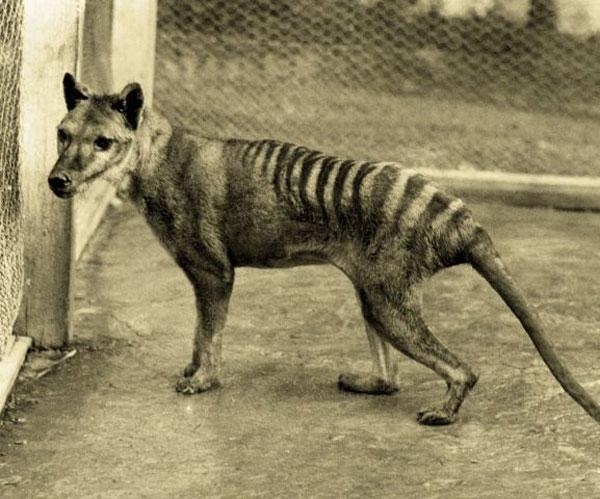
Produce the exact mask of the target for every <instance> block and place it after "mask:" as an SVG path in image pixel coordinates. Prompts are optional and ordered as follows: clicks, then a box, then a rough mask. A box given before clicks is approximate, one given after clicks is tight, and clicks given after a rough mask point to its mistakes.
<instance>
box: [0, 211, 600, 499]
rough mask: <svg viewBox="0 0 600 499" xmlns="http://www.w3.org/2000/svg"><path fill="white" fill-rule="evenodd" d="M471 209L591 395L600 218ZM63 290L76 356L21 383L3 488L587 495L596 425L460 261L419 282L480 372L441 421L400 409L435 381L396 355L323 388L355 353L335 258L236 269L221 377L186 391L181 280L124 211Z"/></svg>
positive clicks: (597, 350)
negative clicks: (384, 381)
mask: <svg viewBox="0 0 600 499" xmlns="http://www.w3.org/2000/svg"><path fill="white" fill-rule="evenodd" d="M474 208H475V212H476V213H477V214H478V215H479V218H480V220H481V221H482V222H483V223H484V224H485V225H487V226H488V227H489V228H490V232H491V233H492V235H493V237H494V239H495V240H496V242H497V245H498V247H499V250H500V252H501V253H502V254H503V255H504V257H505V260H506V262H507V263H508V265H509V267H510V268H511V269H512V271H513V273H514V275H515V276H516V278H517V280H518V281H519V282H520V283H521V285H522V287H523V288H524V290H525V292H526V294H527V296H528V297H529V299H530V301H531V303H532V305H533V306H534V307H535V308H536V309H537V310H538V311H539V312H540V314H541V315H542V317H543V319H544V322H545V323H546V325H547V329H548V332H549V334H550V336H551V337H552V339H553V340H554V342H555V343H556V346H557V349H558V350H559V352H560V355H561V357H562V358H563V359H564V360H565V361H566V362H567V363H568V365H569V366H570V367H571V368H572V371H573V372H574V373H575V374H576V376H577V377H578V379H579V380H580V381H581V382H583V383H584V385H585V386H586V387H587V388H588V389H589V390H590V392H591V393H592V394H593V396H594V397H595V398H596V399H598V400H600V362H599V360H600V307H599V306H598V298H597V297H598V296H599V294H600V279H599V278H598V276H599V275H600V250H599V249H598V248H599V246H598V243H599V241H600V216H598V215H593V214H582V213H561V212H555V211H549V210H539V209H537V210H534V209H519V208H508V207H504V206H494V205H488V206H480V205H477V206H475V207H474ZM75 288H76V289H75V340H74V346H75V347H76V348H77V354H76V355H75V356H73V357H72V358H70V359H69V360H67V361H65V362H63V363H62V364H60V365H58V366H57V367H56V368H55V369H54V370H53V371H52V372H50V373H49V374H47V375H45V376H44V377H41V378H39V379H31V373H30V375H29V378H30V379H26V380H22V381H21V382H20V383H19V384H18V386H17V388H16V391H15V397H14V402H13V404H12V407H11V408H10V409H9V410H8V411H7V413H6V415H5V420H4V424H3V426H2V427H1V428H0V451H1V456H0V484H2V485H0V494H2V495H3V496H4V497H15V498H19V497H48V498H58V497H61V498H62V497H69V498H71V497H75V498H78V497H110V498H114V497H127V498H129V497H156V498H161V497H182V498H201V497H333V498H335V497H361V498H362V497H418V498H422V497H427V498H429V497H431V498H433V497H451V498H488V497H544V498H547V497H561V498H562V497H578V498H580V497H586V498H587V497H600V460H599V457H600V432H599V427H598V425H597V424H596V423H594V422H593V421H592V420H591V418H589V417H588V416H587V415H586V414H585V413H584V412H583V411H582V410H581V409H580V408H579V407H578V406H577V405H576V404H575V403H574V402H573V401H572V400H571V399H570V398H569V397H568V396H566V395H565V394H564V393H563V392H562V391H561V389H560V387H559V385H558V384H557V383H556V382H555V381H554V379H553V378H552V377H551V375H550V374H549V372H548V371H547V369H546V367H545V366H544V365H543V364H542V362H541V360H540V359H539V357H538V355H537V354H536V353H535V351H534V349H533V347H532V346H531V344H530V342H529V340H528V339H527V337H526V335H525V334H524V332H523V331H522V330H521V328H520V326H519V325H518V323H517V322H516V320H515V319H514V317H513V316H511V314H510V313H509V312H508V310H507V309H506V307H505V306H504V305H503V304H502V302H501V301H500V299H499V298H498V297H497V296H496V295H495V294H494V293H493V292H492V291H491V289H490V288H489V287H488V285H487V284H486V283H485V282H484V281H483V280H482V279H481V278H479V277H478V276H477V275H476V274H475V273H474V272H473V271H472V270H470V269H469V268H467V267H461V268H456V269H452V270H450V271H447V272H445V273H443V274H441V275H439V276H437V277H436V278H435V279H434V280H433V282H431V283H430V285H429V286H428V287H427V292H426V303H427V316H428V318H429V322H430V324H431V326H432V328H433V329H434V330H435V331H436V332H437V333H438V335H439V336H440V337H441V338H442V339H443V340H444V341H445V342H446V343H447V344H448V345H449V346H450V347H451V348H452V349H453V350H454V351H456V352H458V353H460V355H462V357H463V358H464V359H465V360H467V361H468V362H469V363H470V364H471V365H472V366H473V367H474V368H475V370H476V371H478V372H479V373H480V375H481V377H480V381H479V384H478V385H477V387H476V388H475V390H474V392H473V393H472V395H471V397H470V398H469V399H468V400H467V401H466V403H465V404H464V406H463V409H462V411H461V417H460V419H459V420H458V422H457V423H456V424H454V425H452V426H449V427H439V428H431V427H423V426H419V425H418V424H417V423H416V421H415V413H416V412H417V410H418V409H419V408H420V407H421V406H424V405H427V404H429V403H431V402H435V401H436V400H437V399H438V398H440V397H441V396H442V394H443V391H444V388H445V386H444V384H443V382H442V381H440V380H439V379H438V378H437V377H436V376H435V375H434V374H433V373H432V372H430V371H428V370H427V369H425V368H423V367H421V366H419V365H417V364H416V363H414V362H412V361H410V360H408V359H406V360H405V361H403V363H402V365H401V372H402V375H403V380H404V381H403V383H404V386H403V389H402V390H401V391H400V392H399V393H397V394H395V395H393V396H380V397H375V396H362V395H353V394H348V393H342V392H339V391H338V390H337V388H336V385H335V382H336V379H337V376H338V374H339V373H340V372H341V371H343V370H349V369H357V370H366V369H368V367H369V356H368V348H367V342H366V339H365V337H364V334H363V332H362V324H361V319H360V316H359V314H358V310H357V307H356V305H355V302H354V295H353V292H352V290H351V287H350V286H349V284H348V282H346V280H345V278H344V277H343V276H342V275H341V274H340V273H339V272H337V271H336V270H334V269H333V268H330V267H305V268H298V269H292V270H281V271H279V270H277V271H275V270H273V271H266V270H252V269H241V270H240V271H239V272H238V275H237V284H236V289H235V293H234V297H233V301H232V303H231V315H230V320H229V323H228V325H227V330H226V336H225V341H224V371H223V374H222V382H223V387H222V388H220V389H218V390H215V391H212V392H209V393H205V394H201V395H194V396H183V395H180V394H177V393H176V392H175V391H174V385H175V382H176V379H177V373H178V372H180V371H181V369H182V368H183V367H184V365H185V364H186V363H187V361H188V360H189V357H190V354H191V338H192V328H193V324H194V307H193V299H192V292H191V288H190V286H189V285H188V284H187V282H186V280H185V278H184V276H183V274H182V273H181V272H180V271H179V270H178V269H177V267H176V266H175V265H174V264H173V262H171V260H170V259H169V257H168V256H167V255H166V253H165V252H164V251H163V250H162V249H161V248H160V246H159V245H158V243H157V242H156V241H155V240H154V238H153V236H152V235H151V234H150V232H149V230H148V229H147V228H146V226H145V224H144V222H143V221H142V219H141V218H140V216H139V215H137V214H135V213H134V212H133V210H132V209H131V208H130V207H128V206H124V207H123V208H121V209H119V210H113V211H112V212H111V213H110V215H109V217H108V219H107V220H106V222H105V223H104V224H103V226H102V227H101V229H100V231H99V233H98V234H97V236H96V237H95V241H93V243H92V245H91V247H90V248H89V250H88V251H87V253H86V254H85V255H84V257H83V259H82V260H81V262H80V263H79V265H78V272H77V282H76V286H75ZM33 357H34V361H33V362H31V361H30V367H29V370H31V369H32V367H31V366H32V364H35V363H36V360H35V356H33ZM39 357H40V356H39V354H38V356H37V362H38V363H39V361H40V358H39ZM25 374H27V371H25Z"/></svg>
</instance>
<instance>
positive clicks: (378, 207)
mask: <svg viewBox="0 0 600 499" xmlns="http://www.w3.org/2000/svg"><path fill="white" fill-rule="evenodd" d="M399 175H400V169H399V168H398V167H396V166H393V165H386V166H384V167H383V169H382V170H381V171H380V172H379V173H378V174H377V176H376V177H375V180H374V181H373V189H372V190H371V198H370V201H371V202H370V206H371V213H370V214H369V216H368V217H367V218H368V220H367V223H366V224H365V228H364V236H363V241H364V242H365V243H369V242H371V241H372V240H373V238H374V237H375V234H376V232H377V230H378V229H379V227H380V226H381V224H382V223H383V217H384V209H383V208H384V206H385V203H386V201H391V202H395V201H396V200H393V199H392V200H388V196H389V194H390V192H391V190H392V188H393V187H394V184H395V183H396V181H397V180H398V176H399Z"/></svg>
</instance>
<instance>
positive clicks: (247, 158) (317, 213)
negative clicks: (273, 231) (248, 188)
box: [242, 140, 470, 264]
mask: <svg viewBox="0 0 600 499" xmlns="http://www.w3.org/2000/svg"><path fill="white" fill-rule="evenodd" d="M242 161H243V163H244V167H245V168H248V169H251V170H252V174H253V176H255V177H261V178H263V179H266V180H267V181H268V182H269V184H270V185H272V186H273V189H274V192H275V195H276V197H277V199H278V200H279V201H280V202H282V203H283V204H284V205H285V206H287V207H288V208H289V209H290V213H291V214H292V216H294V217H296V218H298V219H301V220H306V221H313V222H316V223H321V224H323V225H326V226H327V227H329V229H330V230H332V231H334V232H337V233H348V234H351V235H352V236H353V237H356V238H358V239H360V240H361V241H362V242H363V244H365V245H370V244H372V243H373V244H383V243H384V241H385V240H386V239H387V238H388V237H390V236H392V237H394V236H397V237H399V238H400V239H401V240H402V242H403V245H404V246H405V247H406V248H407V249H410V250H416V251H419V250H421V251H426V252H432V251H433V252H434V253H435V255H432V256H431V257H432V258H434V259H435V258H436V256H437V259H438V260H439V261H441V262H443V263H444V264H447V263H449V262H450V260H451V259H452V258H453V257H454V254H455V253H456V251H458V250H459V249H460V246H461V245H462V244H463V241H464V238H465V234H463V226H464V225H465V224H464V223H463V222H464V220H466V219H469V220H470V212H469V210H468V209H467V208H466V207H465V206H464V204H463V203H462V201H461V200H460V199H458V198H455V197H453V196H450V195H448V194H446V193H444V192H443V191H441V190H440V189H439V188H438V187H436V186H435V185H434V184H432V183H430V182H429V181H427V179H425V177H423V176H422V175H419V174H418V173H416V172H414V171H412V170H409V169H405V168H402V167H400V166H399V165H398V164H396V163H374V162H367V161H354V160H347V159H341V158H338V157H335V156H328V155H325V154H323V153H320V152H318V151H312V150H310V149H307V148H305V147H300V146H296V145H293V144H289V143H281V142H277V141H274V140H265V141H257V142H249V143H247V144H246V146H245V149H244V151H243V153H242Z"/></svg>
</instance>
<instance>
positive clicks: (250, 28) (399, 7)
mask: <svg viewBox="0 0 600 499" xmlns="http://www.w3.org/2000/svg"><path fill="white" fill-rule="evenodd" d="M563 3H565V2H563ZM560 5H561V4H560V1H559V2H558V3H557V2H556V1H554V0H453V1H450V0H448V1H445V0H379V1H378V0H329V1H316V0H295V1H292V0H271V1H266V0H258V1H251V0H228V1H225V0H205V1H202V2H198V1H194V0H159V10H158V16H159V17H158V35H157V36H158V38H157V59H156V82H155V89H156V90H155V99H156V100H155V102H156V105H157V107H158V108H159V109H160V110H162V111H163V112H164V113H165V114H167V115H168V116H169V117H170V118H171V119H172V120H173V121H175V122H177V123H180V124H183V125H185V126H187V127H188V128H192V129H195V130H196V131H198V132H199V133H202V134H204V135H215V136H232V135H233V136H241V137H249V138H250V137H266V136H269V137H274V138H278V139H283V140H288V141H293V142H297V143H302V144H305V145H309V146H312V147H315V148H318V149H322V150H326V151H327V152H332V153H337V154H341V155H346V156H353V157H356V158H364V159H375V158H377V159H385V160H392V159H393V160H397V161H400V162H403V163H406V164H410V165H412V166H417V167H419V166H424V167H437V168H459V169H465V170H468V169H489V170H502V171H522V172H531V173H541V172H544V173H564V174H584V175H598V174H600V154H599V153H600V147H599V146H598V145H597V140H596V137H598V135H599V132H600V119H599V118H600V106H599V102H600V101H599V97H600V95H599V94H600V37H598V36H596V35H594V34H593V30H589V29H588V30H587V31H586V30H585V29H584V28H586V27H589V26H588V25H589V22H590V19H589V18H585V11H582V13H581V15H579V18H578V17H577V15H578V14H577V13H576V12H575V13H573V12H571V16H570V18H566V17H565V16H566V15H567V14H568V12H567V11H565V9H564V8H563V9H562V10H561V9H560V8H559V7H560ZM569 23H570V24H569Z"/></svg>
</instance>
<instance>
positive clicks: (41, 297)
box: [17, 0, 81, 347]
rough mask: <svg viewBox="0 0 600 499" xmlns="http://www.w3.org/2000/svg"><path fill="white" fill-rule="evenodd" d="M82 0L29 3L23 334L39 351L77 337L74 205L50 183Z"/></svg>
mask: <svg viewBox="0 0 600 499" xmlns="http://www.w3.org/2000/svg"><path fill="white" fill-rule="evenodd" d="M80 14H81V3H80V0H61V1H60V2H52V5H51V6H50V5H47V4H45V3H44V2H39V1H37V0H25V3H24V13H23V71H22V76H21V139H20V142H21V147H20V154H21V165H22V172H21V173H22V175H21V180H22V192H23V220H24V222H23V223H24V225H23V226H24V236H25V237H24V239H25V255H24V256H25V285H24V290H23V301H22V306H21V312H20V317H19V322H18V325H17V329H18V330H19V331H20V332H21V333H22V334H26V335H27V336H31V337H32V338H33V340H34V342H35V344H36V345H39V346H43V347H55V346H60V345H63V344H65V343H66V342H67V341H68V339H69V337H70V330H71V321H70V309H71V306H70V302H71V274H72V262H73V258H72V237H71V234H72V231H71V225H72V204H71V202H70V201H64V200H60V199H58V198H56V197H55V196H54V195H53V194H52V193H51V192H50V190H49V189H48V184H47V176H48V173H49V171H50V169H51V168H52V165H53V163H54V161H55V160H56V132H55V130H56V126H57V124H58V122H59V121H60V119H61V118H62V116H63V115H64V113H65V110H66V108H65V104H64V101H63V96H62V87H61V81H62V77H63V74H64V72H65V71H70V72H75V68H76V60H77V47H78V23H79V19H80Z"/></svg>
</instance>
